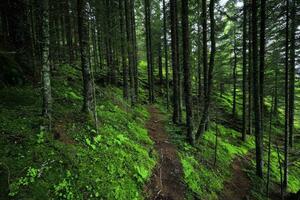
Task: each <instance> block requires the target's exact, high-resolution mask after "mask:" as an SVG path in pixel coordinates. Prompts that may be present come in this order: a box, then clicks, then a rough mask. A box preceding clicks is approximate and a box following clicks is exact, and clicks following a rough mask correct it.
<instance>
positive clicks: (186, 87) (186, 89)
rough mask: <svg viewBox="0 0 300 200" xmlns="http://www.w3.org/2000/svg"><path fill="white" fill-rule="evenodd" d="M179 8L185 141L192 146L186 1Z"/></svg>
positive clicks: (187, 6)
mask: <svg viewBox="0 0 300 200" xmlns="http://www.w3.org/2000/svg"><path fill="white" fill-rule="evenodd" d="M181 6H182V23H181V24H182V51H183V62H182V65H183V70H184V97H185V107H186V126H187V139H188V141H189V142H190V144H194V136H193V106H192V82H191V69H190V68H191V67H190V39H189V4H188V0H182V1H181Z"/></svg>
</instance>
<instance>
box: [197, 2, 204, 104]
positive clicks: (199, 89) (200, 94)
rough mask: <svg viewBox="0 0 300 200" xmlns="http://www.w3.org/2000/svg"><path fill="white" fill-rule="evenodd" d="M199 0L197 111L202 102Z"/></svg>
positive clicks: (199, 7)
mask: <svg viewBox="0 0 300 200" xmlns="http://www.w3.org/2000/svg"><path fill="white" fill-rule="evenodd" d="M200 9H201V0H198V9H197V10H198V16H199V18H198V20H197V35H198V41H197V42H198V47H197V71H198V109H199V108H200V107H201V102H202V90H203V88H202V72H201V70H202V68H201V62H202V58H201V53H202V51H201V30H200V29H201V22H202V16H201V14H200V13H201V10H200Z"/></svg>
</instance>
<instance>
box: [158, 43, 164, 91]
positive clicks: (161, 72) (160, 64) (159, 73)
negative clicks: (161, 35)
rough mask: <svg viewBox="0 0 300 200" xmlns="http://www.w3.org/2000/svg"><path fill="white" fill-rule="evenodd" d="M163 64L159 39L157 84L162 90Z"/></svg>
mask: <svg viewBox="0 0 300 200" xmlns="http://www.w3.org/2000/svg"><path fill="white" fill-rule="evenodd" d="M162 68H163V66H162V50H161V41H159V45H158V77H159V85H160V91H162V84H163V69H162Z"/></svg>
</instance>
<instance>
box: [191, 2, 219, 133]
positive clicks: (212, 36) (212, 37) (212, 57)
mask: <svg viewBox="0 0 300 200" xmlns="http://www.w3.org/2000/svg"><path fill="white" fill-rule="evenodd" d="M214 7H215V1H214V0H211V1H210V3H209V17H210V30H211V31H210V40H211V53H210V58H209V69H208V79H207V84H208V87H207V94H206V97H205V100H204V109H203V113H202V117H201V120H200V124H199V127H198V131H197V134H196V139H198V138H202V136H203V134H204V132H205V127H206V124H207V123H208V116H209V109H210V104H211V92H212V84H213V70H214V64H215V52H216V41H215V16H214ZM203 32H204V30H203ZM203 46H205V45H203ZM204 51H206V49H204Z"/></svg>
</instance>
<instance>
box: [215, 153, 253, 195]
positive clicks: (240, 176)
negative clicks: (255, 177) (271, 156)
mask: <svg viewBox="0 0 300 200" xmlns="http://www.w3.org/2000/svg"><path fill="white" fill-rule="evenodd" d="M248 164H249V161H248V156H246V157H245V158H241V157H238V158H236V159H235V160H234V161H233V163H232V177H231V179H229V180H228V181H226V182H225V184H224V189H223V191H222V192H221V195H220V197H219V199H220V200H229V199H230V200H248V199H250V198H249V195H250V190H251V181H250V179H249V177H248V175H247V173H246V172H244V171H243V169H244V168H245V167H246V166H247V165H248Z"/></svg>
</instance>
